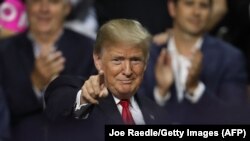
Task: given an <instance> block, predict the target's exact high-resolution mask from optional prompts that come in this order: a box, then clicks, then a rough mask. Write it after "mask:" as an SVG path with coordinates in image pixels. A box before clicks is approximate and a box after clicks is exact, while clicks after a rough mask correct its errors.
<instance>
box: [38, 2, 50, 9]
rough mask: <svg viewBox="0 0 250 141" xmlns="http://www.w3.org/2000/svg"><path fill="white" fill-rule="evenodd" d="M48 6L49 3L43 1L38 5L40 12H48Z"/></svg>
mask: <svg viewBox="0 0 250 141" xmlns="http://www.w3.org/2000/svg"><path fill="white" fill-rule="evenodd" d="M49 4H50V2H49V1H47V0H45V1H44V0H43V1H41V3H40V10H41V11H43V12H44V11H48V9H49Z"/></svg>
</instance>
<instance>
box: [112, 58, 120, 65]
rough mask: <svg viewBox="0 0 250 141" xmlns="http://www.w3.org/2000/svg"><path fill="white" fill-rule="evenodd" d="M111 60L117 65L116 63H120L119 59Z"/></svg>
mask: <svg viewBox="0 0 250 141" xmlns="http://www.w3.org/2000/svg"><path fill="white" fill-rule="evenodd" d="M112 62H113V63H114V64H116V65H118V64H121V59H112Z"/></svg>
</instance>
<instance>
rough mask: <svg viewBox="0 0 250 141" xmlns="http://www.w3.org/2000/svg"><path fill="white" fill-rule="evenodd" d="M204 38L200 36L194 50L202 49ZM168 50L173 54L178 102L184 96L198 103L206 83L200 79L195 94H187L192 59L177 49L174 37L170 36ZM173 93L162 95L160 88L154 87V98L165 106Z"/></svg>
mask: <svg viewBox="0 0 250 141" xmlns="http://www.w3.org/2000/svg"><path fill="white" fill-rule="evenodd" d="M202 42H203V39H202V38H200V39H199V40H198V41H197V42H196V44H195V46H194V48H193V49H194V50H197V49H200V48H201V45H202ZM168 51H169V53H170V56H171V61H172V63H171V64H172V68H173V73H174V79H175V87H176V92H177V99H178V102H181V101H183V99H184V98H186V99H188V100H189V101H190V102H192V103H196V102H198V101H199V99H200V98H201V96H202V94H203V93H204V91H205V85H204V84H203V83H202V82H201V81H200V82H199V83H198V87H197V88H196V89H195V90H194V94H193V95H192V96H191V95H190V94H185V90H186V87H185V86H186V81H187V76H188V69H189V68H190V67H191V61H190V59H188V58H187V57H185V56H183V55H181V54H180V53H179V52H178V50H177V49H176V45H175V41H174V38H173V37H172V38H170V39H169V42H168ZM170 97H171V93H170V92H168V94H166V96H165V97H162V96H160V94H159V90H158V89H157V88H156V87H155V89H154V98H155V100H156V102H157V103H158V105H160V106H164V105H165V104H166V102H167V101H168V100H169V99H170Z"/></svg>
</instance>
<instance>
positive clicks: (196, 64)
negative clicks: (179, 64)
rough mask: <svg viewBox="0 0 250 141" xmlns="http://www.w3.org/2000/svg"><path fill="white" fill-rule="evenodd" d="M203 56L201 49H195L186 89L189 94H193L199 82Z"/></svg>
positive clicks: (191, 58)
mask: <svg viewBox="0 0 250 141" xmlns="http://www.w3.org/2000/svg"><path fill="white" fill-rule="evenodd" d="M202 58H203V55H202V52H201V51H200V50H195V51H194V52H193V54H192V57H190V60H191V67H190V68H189V70H188V76H187V81H186V91H187V92H188V94H193V92H194V90H195V89H196V88H197V86H198V84H199V79H200V72H201V66H202Z"/></svg>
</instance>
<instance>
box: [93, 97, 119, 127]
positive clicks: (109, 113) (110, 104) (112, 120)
mask: <svg viewBox="0 0 250 141" xmlns="http://www.w3.org/2000/svg"><path fill="white" fill-rule="evenodd" d="M97 108H98V109H99V110H101V112H102V113H103V114H104V115H105V117H104V118H105V122H106V123H107V124H123V121H122V117H121V114H120V112H119V110H118V108H117V105H116V104H115V101H114V98H113V97H112V94H111V93H109V95H108V97H107V98H105V99H103V100H101V101H100V103H99V105H98V106H97Z"/></svg>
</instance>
